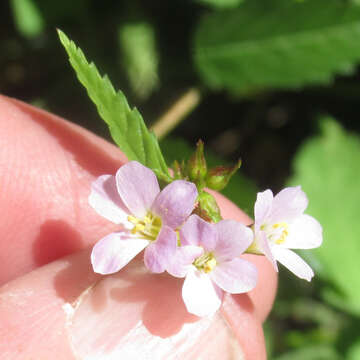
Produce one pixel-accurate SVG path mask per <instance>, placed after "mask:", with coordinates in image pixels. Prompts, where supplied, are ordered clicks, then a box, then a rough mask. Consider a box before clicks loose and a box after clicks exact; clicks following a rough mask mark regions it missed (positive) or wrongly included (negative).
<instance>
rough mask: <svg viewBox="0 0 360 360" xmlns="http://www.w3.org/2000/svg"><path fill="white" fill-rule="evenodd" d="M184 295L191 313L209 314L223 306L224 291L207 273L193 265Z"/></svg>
mask: <svg viewBox="0 0 360 360" xmlns="http://www.w3.org/2000/svg"><path fill="white" fill-rule="evenodd" d="M182 297H183V300H184V303H185V306H186V309H187V311H188V312H189V313H191V314H194V315H197V316H208V315H212V314H214V313H215V312H216V311H217V310H218V309H219V307H220V306H221V302H222V298H223V291H222V290H221V289H220V288H219V287H218V286H217V285H216V284H214V283H213V282H212V281H211V279H210V277H209V276H208V275H207V274H205V273H203V272H201V271H199V270H197V269H196V268H195V267H192V268H191V269H190V270H189V271H188V273H187V275H186V277H185V281H184V285H183V288H182Z"/></svg>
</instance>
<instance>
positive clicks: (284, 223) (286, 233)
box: [272, 222, 289, 245]
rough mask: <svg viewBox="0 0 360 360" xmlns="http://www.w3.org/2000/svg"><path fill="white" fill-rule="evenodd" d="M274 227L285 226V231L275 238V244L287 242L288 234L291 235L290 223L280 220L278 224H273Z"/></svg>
mask: <svg viewBox="0 0 360 360" xmlns="http://www.w3.org/2000/svg"><path fill="white" fill-rule="evenodd" d="M272 227H273V228H274V229H278V228H283V231H282V232H281V234H280V236H279V237H278V238H277V239H276V240H275V244H278V245H280V244H282V243H284V242H285V240H286V238H287V236H288V235H289V231H288V229H289V225H288V224H287V223H286V222H280V223H277V224H274V225H273V226H272Z"/></svg>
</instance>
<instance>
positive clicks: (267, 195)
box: [254, 190, 274, 231]
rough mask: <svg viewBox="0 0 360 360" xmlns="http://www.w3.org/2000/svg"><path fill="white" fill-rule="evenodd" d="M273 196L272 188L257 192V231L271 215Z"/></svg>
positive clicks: (255, 209) (255, 211) (255, 214)
mask: <svg viewBox="0 0 360 360" xmlns="http://www.w3.org/2000/svg"><path fill="white" fill-rule="evenodd" d="M273 198H274V197H273V193H272V191H271V190H265V191H263V192H259V193H258V194H257V197H256V202H255V207H254V216H255V231H258V230H259V228H260V226H261V225H262V224H264V223H265V222H266V221H267V219H268V218H269V217H270V214H271V209H272V202H273Z"/></svg>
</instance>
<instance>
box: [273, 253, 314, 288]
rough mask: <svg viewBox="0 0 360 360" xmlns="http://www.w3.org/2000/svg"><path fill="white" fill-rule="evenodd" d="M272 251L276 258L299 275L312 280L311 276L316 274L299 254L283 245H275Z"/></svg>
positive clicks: (301, 277)
mask: <svg viewBox="0 0 360 360" xmlns="http://www.w3.org/2000/svg"><path fill="white" fill-rule="evenodd" d="M272 251H273V254H274V256H275V258H276V260H277V261H279V262H280V263H281V264H283V265H284V266H285V267H287V268H288V269H289V270H290V271H291V272H292V273H294V274H295V275H296V276H297V277H299V278H300V279H304V280H307V281H311V278H312V277H313V276H314V271H313V270H312V269H311V267H310V266H309V265H308V264H307V263H306V262H305V261H304V260H303V259H302V258H301V257H300V256H299V255H297V254H296V253H294V252H293V251H291V250H289V249H286V248H283V247H281V246H273V249H272Z"/></svg>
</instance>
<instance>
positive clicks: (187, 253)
mask: <svg viewBox="0 0 360 360" xmlns="http://www.w3.org/2000/svg"><path fill="white" fill-rule="evenodd" d="M203 253H204V249H203V248H202V247H200V246H194V245H185V246H179V247H177V248H176V252H175V255H174V256H173V257H172V260H171V262H170V263H169V265H168V267H167V269H166V270H167V272H168V273H169V274H170V275H172V276H175V277H180V278H181V277H184V276H186V274H187V272H188V271H189V270H190V268H191V267H192V263H193V262H194V260H195V259H196V258H198V257H199V256H201V255H202V254H203Z"/></svg>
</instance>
